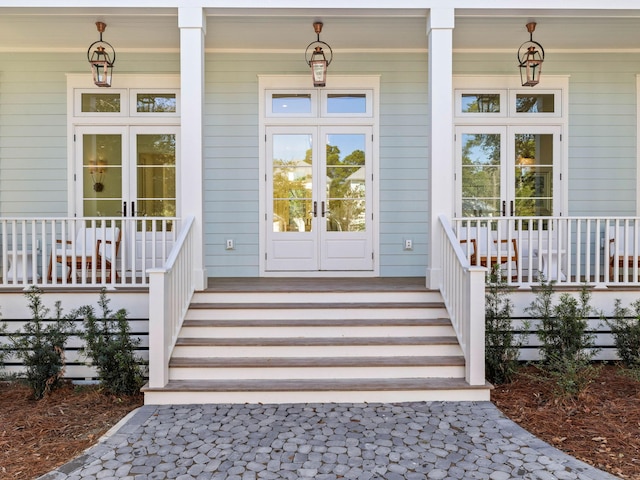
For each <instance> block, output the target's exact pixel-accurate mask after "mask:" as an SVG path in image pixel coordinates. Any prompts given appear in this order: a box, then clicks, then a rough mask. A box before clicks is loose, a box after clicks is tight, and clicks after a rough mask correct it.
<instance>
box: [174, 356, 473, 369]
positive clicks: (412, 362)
mask: <svg viewBox="0 0 640 480" xmlns="http://www.w3.org/2000/svg"><path fill="white" fill-rule="evenodd" d="M318 365H322V366H324V367H361V366H368V367H389V366H393V367H412V366H430V365H457V366H464V358H462V357H460V356H457V355H452V356H422V357H418V356H408V357H330V358H317V357H315V358H309V357H299V358H282V357H271V358H254V357H244V358H219V357H199V358H189V357H174V358H172V359H171V362H170V363H169V366H170V367H172V368H219V367H230V368H236V367H247V368H282V367H297V368H303V367H308V368H314V367H317V366H318Z"/></svg>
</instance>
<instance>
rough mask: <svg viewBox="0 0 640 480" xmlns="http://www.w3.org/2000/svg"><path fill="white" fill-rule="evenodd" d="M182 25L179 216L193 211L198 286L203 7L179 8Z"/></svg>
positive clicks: (201, 270) (199, 284)
mask: <svg viewBox="0 0 640 480" xmlns="http://www.w3.org/2000/svg"><path fill="white" fill-rule="evenodd" d="M178 27H179V28H180V98H181V101H182V109H181V120H182V128H181V141H180V152H181V155H180V161H181V162H182V164H181V169H180V193H179V195H180V197H179V198H180V216H181V217H182V218H185V217H187V216H189V215H193V217H194V219H195V221H194V224H193V228H194V232H193V233H194V237H195V244H194V249H193V265H194V271H193V275H194V284H195V287H196V290H204V289H205V288H206V286H207V272H206V270H205V267H204V229H203V224H204V213H203V212H204V208H203V190H204V181H203V175H204V174H203V153H204V152H203V139H202V133H203V132H202V130H203V129H202V125H203V110H204V107H203V105H204V36H205V34H206V17H205V15H204V11H203V9H202V8H200V7H180V8H179V9H178Z"/></svg>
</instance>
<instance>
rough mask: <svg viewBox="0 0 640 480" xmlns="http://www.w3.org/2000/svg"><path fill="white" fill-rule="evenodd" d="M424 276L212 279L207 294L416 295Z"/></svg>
mask: <svg viewBox="0 0 640 480" xmlns="http://www.w3.org/2000/svg"><path fill="white" fill-rule="evenodd" d="M426 290H427V288H426V286H425V278H424V277H376V278H307V277H305V278H294V277H287V278H280V277H278V278H268V277H260V278H253V277H250V278H245V277H216V278H209V280H208V285H207V290H206V291H207V292H362V291H366V292H376V291H378V292H388V291H396V292H401V291H404V292H413V291H426Z"/></svg>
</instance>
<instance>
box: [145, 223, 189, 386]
mask: <svg viewBox="0 0 640 480" xmlns="http://www.w3.org/2000/svg"><path fill="white" fill-rule="evenodd" d="M193 223H194V218H193V217H189V218H187V219H185V221H184V226H183V228H182V231H181V232H180V234H179V235H178V238H177V239H176V244H175V246H174V247H173V250H172V251H171V253H170V254H169V256H168V258H167V261H166V262H165V264H164V266H163V267H162V268H154V269H150V270H149V271H148V273H149V387H150V388H162V387H164V386H165V385H166V384H167V382H168V381H169V359H170V358H171V352H172V351H173V347H174V346H175V344H176V339H177V338H178V333H179V332H180V329H181V328H182V323H183V321H184V318H185V315H186V313H187V310H188V309H189V305H190V303H191V299H192V298H193V294H194V292H195V278H194V273H193V272H194V268H193V267H194V265H193V250H194V248H195V234H194V233H193V232H194V229H193Z"/></svg>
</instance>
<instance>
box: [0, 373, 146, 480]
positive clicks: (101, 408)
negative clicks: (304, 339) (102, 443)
mask: <svg viewBox="0 0 640 480" xmlns="http://www.w3.org/2000/svg"><path fill="white" fill-rule="evenodd" d="M142 403H143V398H142V395H136V396H133V397H127V396H119V397H117V396H113V395H106V394H103V393H102V392H101V391H100V390H99V388H98V387H96V386H83V387H74V386H72V385H65V386H64V387H63V388H60V389H58V390H55V391H54V392H53V393H51V394H50V395H48V396H47V397H45V398H44V399H42V400H40V401H35V400H33V399H32V398H31V392H30V390H29V388H27V387H26V386H25V385H23V384H20V383H17V382H0V478H2V479H25V480H26V479H34V478H37V477H39V476H40V475H43V474H45V473H47V472H49V471H51V470H53V469H54V468H56V467H59V466H60V465H63V464H64V463H66V462H67V461H69V460H71V459H73V458H74V457H76V456H78V455H80V454H81V453H82V452H83V451H84V450H86V449H87V448H88V447H90V446H91V445H93V444H95V442H96V441H97V440H98V439H99V438H100V437H101V436H102V435H103V434H104V433H106V432H107V431H108V430H109V429H110V428H111V427H112V426H113V425H115V424H116V423H118V421H119V420H120V419H121V418H122V417H124V416H125V415H126V414H127V413H128V412H130V411H131V410H133V409H135V408H137V407H138V406H140V405H142Z"/></svg>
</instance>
